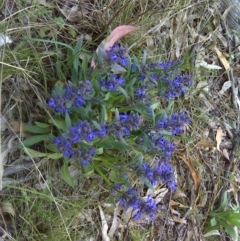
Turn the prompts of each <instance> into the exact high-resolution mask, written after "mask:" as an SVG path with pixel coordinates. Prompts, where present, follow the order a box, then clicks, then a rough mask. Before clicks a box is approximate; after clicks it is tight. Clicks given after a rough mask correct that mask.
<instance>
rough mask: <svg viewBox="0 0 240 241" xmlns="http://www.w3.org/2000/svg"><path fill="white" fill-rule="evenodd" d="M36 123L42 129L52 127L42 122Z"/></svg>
mask: <svg viewBox="0 0 240 241" xmlns="http://www.w3.org/2000/svg"><path fill="white" fill-rule="evenodd" d="M34 123H35V124H36V126H39V127H40V128H49V127H50V125H49V124H46V123H42V122H38V121H35V122H34Z"/></svg>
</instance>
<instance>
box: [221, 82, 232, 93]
mask: <svg viewBox="0 0 240 241" xmlns="http://www.w3.org/2000/svg"><path fill="white" fill-rule="evenodd" d="M231 86H232V81H230V80H229V81H226V82H225V83H224V84H223V87H222V89H221V90H220V91H219V92H218V93H219V94H220V95H223V94H224V92H225V91H227V90H228V89H229V88H231Z"/></svg>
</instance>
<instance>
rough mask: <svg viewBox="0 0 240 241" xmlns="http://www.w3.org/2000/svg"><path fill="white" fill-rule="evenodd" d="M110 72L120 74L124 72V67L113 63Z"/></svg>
mask: <svg viewBox="0 0 240 241" xmlns="http://www.w3.org/2000/svg"><path fill="white" fill-rule="evenodd" d="M112 72H113V73H114V74H120V73H124V72H126V69H124V68H123V67H122V66H121V65H119V64H116V63H114V64H112Z"/></svg>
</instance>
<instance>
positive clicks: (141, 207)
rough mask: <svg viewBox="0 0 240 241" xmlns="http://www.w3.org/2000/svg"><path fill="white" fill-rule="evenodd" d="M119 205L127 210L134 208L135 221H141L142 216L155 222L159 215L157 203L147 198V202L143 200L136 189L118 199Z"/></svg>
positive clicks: (128, 191) (149, 197) (131, 189)
mask: <svg viewBox="0 0 240 241" xmlns="http://www.w3.org/2000/svg"><path fill="white" fill-rule="evenodd" d="M117 203H118V204H119V205H120V206H121V207H123V208H124V209H125V210H126V209H128V208H130V207H131V208H133V211H136V212H135V215H134V217H133V218H134V219H135V220H137V219H141V218H142V216H143V215H144V216H146V217H148V218H149V219H150V220H154V219H155V217H156V213H157V205H156V202H155V201H154V200H153V199H152V198H151V196H148V197H147V200H146V201H145V200H143V199H142V198H141V197H140V196H139V195H138V194H137V192H136V191H135V190H134V188H130V189H128V190H127V191H126V192H125V193H123V195H122V196H121V197H120V198H118V200H117Z"/></svg>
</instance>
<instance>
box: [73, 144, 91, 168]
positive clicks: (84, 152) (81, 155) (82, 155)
mask: <svg viewBox="0 0 240 241" xmlns="http://www.w3.org/2000/svg"><path fill="white" fill-rule="evenodd" d="M95 154H96V149H95V148H90V149H84V148H81V149H80V150H78V151H77V152H76V158H77V159H79V160H80V161H81V164H82V166H88V165H89V162H91V161H92V160H93V156H94V155H95Z"/></svg>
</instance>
